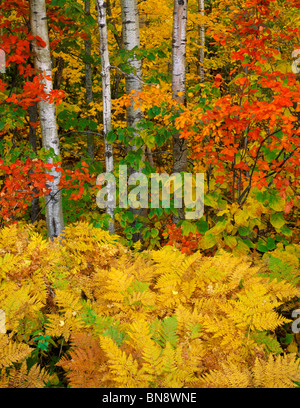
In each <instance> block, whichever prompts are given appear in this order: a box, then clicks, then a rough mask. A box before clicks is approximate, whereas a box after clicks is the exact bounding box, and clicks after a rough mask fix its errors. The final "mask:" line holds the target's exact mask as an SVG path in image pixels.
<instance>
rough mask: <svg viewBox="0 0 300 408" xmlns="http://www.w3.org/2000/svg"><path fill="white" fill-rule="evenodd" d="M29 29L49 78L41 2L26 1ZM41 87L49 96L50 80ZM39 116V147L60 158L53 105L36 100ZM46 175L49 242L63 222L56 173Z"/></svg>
mask: <svg viewBox="0 0 300 408" xmlns="http://www.w3.org/2000/svg"><path fill="white" fill-rule="evenodd" d="M29 4H30V26H31V30H32V34H33V35H34V36H35V37H36V36H39V37H40V38H41V39H42V40H43V41H44V42H45V43H46V46H45V47H42V46H40V45H38V44H37V42H36V41H35V40H33V42H32V46H33V51H34V65H35V68H36V69H37V70H38V71H39V72H45V73H46V75H47V76H48V75H49V76H50V77H52V72H51V57H50V48H49V36H48V25H47V13H46V2H45V0H30V3H29ZM43 83H44V84H45V88H44V89H45V92H46V93H49V92H50V90H51V89H52V88H53V85H52V79H50V80H48V79H46V78H44V79H43ZM38 108H39V116H40V123H41V134H42V143H43V147H44V148H45V149H46V150H50V149H51V148H52V149H53V151H54V153H55V155H56V156H57V157H59V156H60V148H59V138H58V133H57V125H56V114H55V105H54V103H48V102H43V101H40V102H38ZM48 162H49V163H53V162H54V159H53V158H52V157H50V158H49V159H48ZM49 173H50V174H51V175H52V176H53V178H54V179H53V181H49V182H48V184H47V186H48V187H49V188H50V189H51V192H50V193H49V194H48V195H46V196H45V200H46V222H47V228H48V235H49V237H50V238H51V239H53V237H56V236H58V235H59V234H60V233H61V232H62V231H63V229H64V219H63V211H62V196H61V191H59V188H58V184H59V182H60V172H56V171H55V170H50V171H49Z"/></svg>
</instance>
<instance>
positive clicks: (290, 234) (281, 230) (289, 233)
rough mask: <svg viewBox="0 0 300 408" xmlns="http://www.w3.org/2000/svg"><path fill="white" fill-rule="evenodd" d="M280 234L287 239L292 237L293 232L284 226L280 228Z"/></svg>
mask: <svg viewBox="0 0 300 408" xmlns="http://www.w3.org/2000/svg"><path fill="white" fill-rule="evenodd" d="M280 232H281V233H282V234H283V235H286V236H287V237H291V236H292V235H293V231H292V230H291V229H289V228H288V227H287V226H286V225H284V226H283V227H281V228H280Z"/></svg>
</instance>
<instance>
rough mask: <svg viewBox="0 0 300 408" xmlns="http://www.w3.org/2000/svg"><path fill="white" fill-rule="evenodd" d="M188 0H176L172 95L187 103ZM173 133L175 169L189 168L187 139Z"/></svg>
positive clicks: (177, 99) (180, 170) (176, 170)
mask: <svg viewBox="0 0 300 408" xmlns="http://www.w3.org/2000/svg"><path fill="white" fill-rule="evenodd" d="M187 3H188V2H187V0H174V13H173V36H172V97H173V99H174V100H175V101H177V102H179V103H181V104H183V105H186V74H185V69H186V22H187ZM179 136H180V135H179V133H175V134H174V135H173V171H174V173H177V172H182V171H186V169H187V141H186V139H184V138H181V139H180V138H179Z"/></svg>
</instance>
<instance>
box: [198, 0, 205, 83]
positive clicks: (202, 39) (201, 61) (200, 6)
mask: <svg viewBox="0 0 300 408" xmlns="http://www.w3.org/2000/svg"><path fill="white" fill-rule="evenodd" d="M204 7H205V6H204V0H199V2H198V9H199V13H200V15H201V16H204ZM199 39H200V47H201V48H200V49H199V69H198V73H199V76H200V82H201V83H203V82H204V81H205V76H204V47H205V25H204V24H201V25H200V28H199Z"/></svg>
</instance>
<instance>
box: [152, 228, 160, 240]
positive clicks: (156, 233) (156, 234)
mask: <svg viewBox="0 0 300 408" xmlns="http://www.w3.org/2000/svg"><path fill="white" fill-rule="evenodd" d="M158 234H159V231H158V229H152V230H151V237H152V238H156V237H157V236H158Z"/></svg>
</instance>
